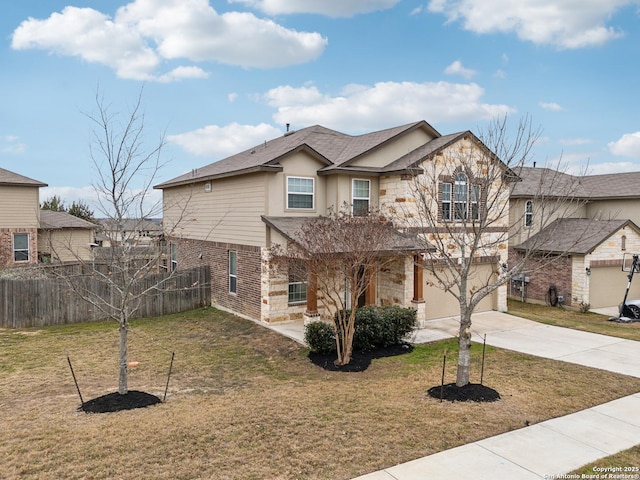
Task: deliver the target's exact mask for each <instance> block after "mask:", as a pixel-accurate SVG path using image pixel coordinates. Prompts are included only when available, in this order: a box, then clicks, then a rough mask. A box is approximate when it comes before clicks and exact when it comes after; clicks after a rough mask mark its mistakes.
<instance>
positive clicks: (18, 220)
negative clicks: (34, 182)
mask: <svg viewBox="0 0 640 480" xmlns="http://www.w3.org/2000/svg"><path fill="white" fill-rule="evenodd" d="M39 226H40V197H39V189H38V188H37V187H16V186H0V228H38V227H39Z"/></svg>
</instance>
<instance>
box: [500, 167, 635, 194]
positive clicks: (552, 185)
mask: <svg viewBox="0 0 640 480" xmlns="http://www.w3.org/2000/svg"><path fill="white" fill-rule="evenodd" d="M516 173H518V175H519V176H520V178H521V179H522V181H521V182H518V183H517V184H515V185H514V188H513V191H512V192H511V198H518V197H522V198H527V197H534V196H540V195H542V196H547V197H560V196H567V195H569V196H571V197H574V198H582V199H591V200H608V199H624V198H640V188H639V186H640V172H623V173H608V174H605V175H583V176H578V175H570V174H567V173H563V172H559V171H557V170H553V169H550V168H535V167H521V168H519V169H517V170H516Z"/></svg>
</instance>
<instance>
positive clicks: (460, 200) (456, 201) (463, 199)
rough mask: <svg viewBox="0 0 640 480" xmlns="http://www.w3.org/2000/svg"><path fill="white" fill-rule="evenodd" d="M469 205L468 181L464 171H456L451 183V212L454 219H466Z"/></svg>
mask: <svg viewBox="0 0 640 480" xmlns="http://www.w3.org/2000/svg"><path fill="white" fill-rule="evenodd" d="M468 205H469V182H468V180H467V176H466V175H465V174H464V173H462V172H461V173H458V174H457V175H456V178H455V183H454V184H453V212H454V215H455V216H454V218H455V219H456V220H466V219H467V208H468Z"/></svg>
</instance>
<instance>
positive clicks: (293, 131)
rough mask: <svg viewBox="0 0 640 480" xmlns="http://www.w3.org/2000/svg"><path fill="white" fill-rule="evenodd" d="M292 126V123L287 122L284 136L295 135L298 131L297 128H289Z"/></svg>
mask: <svg viewBox="0 0 640 480" xmlns="http://www.w3.org/2000/svg"><path fill="white" fill-rule="evenodd" d="M290 128H291V124H290V123H287V131H286V132H284V136H285V137H288V136H289V135H293V134H294V133H296V131H295V130H289V129H290Z"/></svg>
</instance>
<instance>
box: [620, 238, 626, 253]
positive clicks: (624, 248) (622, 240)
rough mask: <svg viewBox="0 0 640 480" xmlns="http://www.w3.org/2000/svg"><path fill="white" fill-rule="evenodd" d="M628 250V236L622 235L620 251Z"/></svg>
mask: <svg viewBox="0 0 640 480" xmlns="http://www.w3.org/2000/svg"><path fill="white" fill-rule="evenodd" d="M626 249H627V236H626V235H622V239H621V243H620V250H626Z"/></svg>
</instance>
